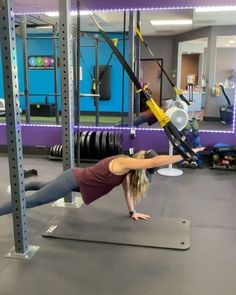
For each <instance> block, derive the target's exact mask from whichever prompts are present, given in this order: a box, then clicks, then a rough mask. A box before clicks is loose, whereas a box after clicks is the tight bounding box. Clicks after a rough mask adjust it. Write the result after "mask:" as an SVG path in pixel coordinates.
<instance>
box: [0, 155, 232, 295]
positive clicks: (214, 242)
mask: <svg viewBox="0 0 236 295" xmlns="http://www.w3.org/2000/svg"><path fill="white" fill-rule="evenodd" d="M24 163H25V167H24V168H25V169H32V168H35V169H37V170H38V172H39V176H38V179H40V180H48V179H52V178H53V177H55V175H57V174H59V173H60V172H61V171H62V165H61V163H60V162H48V161H46V160H44V159H43V158H34V159H32V158H28V157H27V158H25V161H24ZM7 169H8V162H7V158H6V157H5V156H4V155H3V156H1V157H0V171H1V182H0V192H1V194H0V203H3V202H4V201H6V200H8V199H9V195H8V194H7V192H6V189H7V186H8V178H9V176H8V170H7ZM29 180H30V179H27V181H29ZM96 208H98V210H103V212H104V214H106V212H109V214H110V212H114V214H116V215H117V214H120V215H121V216H124V214H126V212H127V209H126V206H125V202H124V198H123V194H122V190H121V189H120V188H117V189H115V190H114V191H113V192H112V194H110V195H108V196H106V197H104V198H102V199H101V200H99V201H97V202H96V203H94V204H91V206H88V207H87V209H88V214H87V218H88V222H89V218H90V213H91V212H92V211H93V210H94V209H96ZM70 210H77V213H73V215H75V214H79V210H80V209H73V208H55V207H52V206H50V205H45V206H42V207H38V208H34V209H30V210H28V213H27V215H28V224H29V234H30V245H37V246H40V249H39V251H38V252H37V253H36V255H35V256H34V257H33V258H32V260H30V261H22V260H15V259H9V258H5V257H4V255H5V254H6V253H7V252H8V251H9V250H10V248H11V247H12V246H13V229H12V219H11V216H4V217H1V218H0V294H1V295H13V294H14V295H15V294H22V295H23V294H30V295H31V294H32V295H42V294H44V295H47V294H57V295H62V294H63V295H64V294H70V295H74V294H76V295H78V294H81V295H93V294H94V295H95V294H103V295H121V294H123V295H126V294H127V295H134V294H135V295H155V294H160V295H199V294H202V295H222V294H224V295H235V292H236V291H235V290H236V280H235V277H236V213H235V212H236V173H233V172H224V171H216V170H210V169H207V168H205V169H203V170H187V169H186V170H184V175H183V176H181V177H176V178H169V177H163V176H159V175H157V176H156V177H155V179H154V181H153V182H152V185H151V187H150V189H149V192H148V194H147V196H146V198H145V199H144V200H143V201H142V203H141V204H140V205H139V206H138V210H140V211H142V212H144V213H148V214H150V215H151V216H155V217H158V216H160V217H161V216H162V217H174V218H186V219H188V220H190V222H191V225H192V226H191V248H190V249H189V250H187V251H175V250H167V249H149V248H142V247H132V246H123V245H110V244H101V243H92V242H80V241H67V240H57V239H55V240H54V239H46V238H43V237H42V236H41V234H42V232H43V231H44V230H45V228H47V224H48V222H49V221H50V220H51V219H52V218H53V217H54V216H56V215H62V216H65V215H67V214H69V213H70V212H71V211H70ZM73 212H74V211H73ZM140 222H141V221H140Z"/></svg>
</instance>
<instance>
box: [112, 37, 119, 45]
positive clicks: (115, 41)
mask: <svg viewBox="0 0 236 295" xmlns="http://www.w3.org/2000/svg"><path fill="white" fill-rule="evenodd" d="M112 41H113V43H114V45H115V46H117V44H118V41H119V39H118V38H114V39H112Z"/></svg>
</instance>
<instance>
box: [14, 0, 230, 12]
mask: <svg viewBox="0 0 236 295" xmlns="http://www.w3.org/2000/svg"><path fill="white" fill-rule="evenodd" d="M235 4H236V3H235V0H224V1H222V0H211V1H206V0H191V1H190V0H188V1H187V0H129V1H126V0H119V1H118V0H117V1H116V0H113V1H111V0H99V1H95V0H81V9H82V10H111V9H113V10H115V9H151V8H192V7H200V6H221V5H224V6H230V5H235ZM13 5H14V12H16V13H27V12H28V13H29V12H39V13H40V12H46V11H57V10H58V1H55V0H54V1H53V0H51V1H48V0H41V1H38V0H24V1H22V0H14V1H13ZM73 9H75V8H73Z"/></svg>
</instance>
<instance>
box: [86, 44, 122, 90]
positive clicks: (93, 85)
mask: <svg viewBox="0 0 236 295" xmlns="http://www.w3.org/2000/svg"><path fill="white" fill-rule="evenodd" d="M112 40H113V43H114V46H117V43H118V38H114V39H112ZM113 54H114V52H113V51H112V53H111V55H110V57H109V59H108V61H107V63H106V65H105V67H104V69H103V71H102V72H101V73H100V75H99V77H98V82H100V81H101V79H102V77H103V75H104V74H105V73H106V71H107V69H108V67H109V64H110V62H111V59H112V57H113ZM91 93H93V94H95V93H96V81H95V79H94V78H92V88H91Z"/></svg>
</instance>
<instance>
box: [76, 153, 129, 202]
mask: <svg viewBox="0 0 236 295" xmlns="http://www.w3.org/2000/svg"><path fill="white" fill-rule="evenodd" d="M116 157H117V156H112V157H108V158H105V159H103V160H101V161H99V162H98V163H97V164H95V165H93V166H91V167H86V168H74V169H73V172H74V174H75V177H76V179H77V181H78V185H79V191H80V192H81V195H82V198H83V201H84V203H85V204H87V205H88V204H90V203H92V202H94V201H95V200H97V199H98V198H100V197H102V196H104V195H106V194H108V193H109V192H110V191H111V190H112V189H113V188H114V187H116V186H118V185H119V184H121V183H122V181H123V180H124V179H125V177H126V174H124V175H115V174H113V173H111V171H110V170H109V163H110V162H111V161H112V160H113V159H114V158H116Z"/></svg>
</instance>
